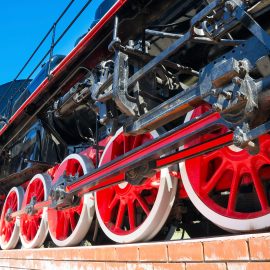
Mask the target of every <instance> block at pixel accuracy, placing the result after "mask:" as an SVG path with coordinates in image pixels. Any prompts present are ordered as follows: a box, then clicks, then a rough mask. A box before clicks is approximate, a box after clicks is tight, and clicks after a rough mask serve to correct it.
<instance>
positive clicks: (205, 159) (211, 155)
mask: <svg viewBox="0 0 270 270" xmlns="http://www.w3.org/2000/svg"><path fill="white" fill-rule="evenodd" d="M219 157H222V153H220V151H219V150H215V151H212V152H210V153H207V154H205V155H203V156H202V158H203V162H205V163H206V164H208V163H209V162H210V161H211V160H213V159H215V158H219Z"/></svg>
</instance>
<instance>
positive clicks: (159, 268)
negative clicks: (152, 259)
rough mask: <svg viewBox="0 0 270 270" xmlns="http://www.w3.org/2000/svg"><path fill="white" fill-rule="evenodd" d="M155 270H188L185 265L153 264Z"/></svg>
mask: <svg viewBox="0 0 270 270" xmlns="http://www.w3.org/2000/svg"><path fill="white" fill-rule="evenodd" d="M153 267H154V269H153V270H186V266H185V264H184V263H153Z"/></svg>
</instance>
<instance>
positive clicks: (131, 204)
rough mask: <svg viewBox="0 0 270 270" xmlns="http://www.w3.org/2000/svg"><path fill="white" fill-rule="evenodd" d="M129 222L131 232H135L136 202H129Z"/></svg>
mask: <svg viewBox="0 0 270 270" xmlns="http://www.w3.org/2000/svg"><path fill="white" fill-rule="evenodd" d="M128 220H129V226H130V229H131V230H134V229H135V227H136V223H135V207H134V202H133V201H132V200H129V201H128Z"/></svg>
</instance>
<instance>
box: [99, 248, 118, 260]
mask: <svg viewBox="0 0 270 270" xmlns="http://www.w3.org/2000/svg"><path fill="white" fill-rule="evenodd" d="M94 257H95V260H97V261H115V259H116V251H115V248H114V247H102V246H101V247H96V248H95V256H94Z"/></svg>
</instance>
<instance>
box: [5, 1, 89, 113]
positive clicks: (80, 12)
mask: <svg viewBox="0 0 270 270" xmlns="http://www.w3.org/2000/svg"><path fill="white" fill-rule="evenodd" d="M92 1H93V0H88V1H87V2H86V4H85V5H84V6H83V7H82V8H81V9H80V11H79V12H78V13H77V15H76V16H75V17H74V18H73V20H72V21H71V22H70V23H69V24H68V26H67V27H66V28H65V29H64V30H63V32H62V33H61V35H60V36H59V37H58V39H57V40H56V41H54V39H55V29H56V26H57V24H58V23H59V22H60V21H61V19H62V18H63V17H64V15H65V14H66V13H67V11H68V10H69V9H70V7H71V6H72V4H73V3H74V2H75V0H71V1H70V2H69V4H68V5H67V6H66V8H65V9H64V10H63V12H62V13H61V14H60V16H59V17H58V19H57V20H56V21H55V22H54V23H53V25H52V26H51V28H50V29H49V30H48V32H47V33H46V34H45V36H44V37H43V38H42V40H41V41H40V43H39V44H38V46H37V47H36V48H35V50H34V51H33V53H32V54H31V55H30V57H29V58H28V59H27V61H26V62H25V64H24V65H23V67H22V68H21V69H20V71H19V72H18V74H17V75H16V77H15V78H14V79H13V81H12V83H11V84H10V86H9V87H8V89H7V91H6V92H5V94H4V95H3V96H2V97H1V98H0V104H1V102H2V101H3V99H4V98H5V97H6V96H7V94H8V92H9V90H10V89H11V88H12V87H13V86H14V84H15V83H16V80H17V79H18V78H19V76H20V75H21V74H22V72H23V71H24V70H25V68H26V67H27V66H28V64H29V63H30V62H31V60H32V59H33V57H34V56H35V55H36V53H37V52H38V51H39V49H40V47H41V46H42V45H43V44H44V43H45V41H46V40H47V38H48V37H49V35H50V34H51V33H52V41H51V47H50V49H49V50H48V51H47V52H46V53H45V55H44V56H43V57H42V58H41V60H40V61H39V62H38V64H37V65H36V66H35V67H34V69H33V70H32V71H31V72H30V74H29V76H28V77H27V79H25V80H24V82H23V83H22V84H21V85H20V87H18V88H17V89H16V91H14V93H13V94H12V96H11V98H10V99H11V101H12V100H13V98H14V96H16V94H17V93H20V91H22V90H24V89H25V88H26V86H27V85H26V82H29V79H30V78H31V76H32V75H33V74H34V73H35V72H36V70H37V69H38V68H39V67H40V65H41V64H42V63H43V61H44V60H45V59H46V57H47V56H48V55H50V57H49V70H48V76H49V75H50V62H51V58H52V57H53V49H54V48H55V46H56V45H57V44H58V43H59V42H60V41H61V40H62V38H63V37H64V36H65V34H66V33H67V32H68V30H69V29H70V28H71V26H72V25H73V24H74V23H75V22H76V21H77V20H78V18H79V17H80V16H81V14H82V13H83V12H84V11H85V9H86V8H87V7H88V6H89V4H90V3H91V2H92ZM8 106H9V104H7V105H6V106H5V107H4V108H3V109H2V111H1V115H2V114H3V112H5V111H7V112H6V114H7V115H6V117H10V116H11V115H9V114H10V112H9V111H8ZM11 109H12V108H11Z"/></svg>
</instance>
